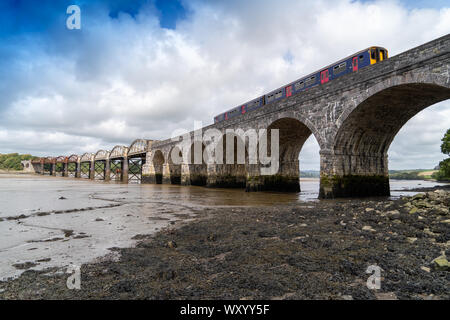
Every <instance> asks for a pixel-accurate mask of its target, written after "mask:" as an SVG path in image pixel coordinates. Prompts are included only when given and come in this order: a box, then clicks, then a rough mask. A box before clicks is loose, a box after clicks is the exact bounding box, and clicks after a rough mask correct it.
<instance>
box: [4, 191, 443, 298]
mask: <svg viewBox="0 0 450 320" xmlns="http://www.w3.org/2000/svg"><path fill="white" fill-rule="evenodd" d="M449 206H450V193H449V191H448V190H447V191H430V192H428V193H424V194H419V195H416V196H415V197H414V198H402V199H397V200H392V199H363V200H340V201H318V202H305V203H300V202H299V203H290V204H279V205H274V206H265V207H216V208H204V209H202V210H197V212H196V216H197V218H196V220H195V221H191V222H189V223H186V222H179V223H178V224H174V225H171V226H169V227H166V228H165V229H163V230H162V231H160V232H159V233H157V234H155V235H152V236H145V235H137V236H136V237H135V239H138V240H139V242H138V244H137V246H136V247H133V248H122V249H121V248H111V249H110V251H111V253H112V254H113V255H114V257H115V259H108V258H107V257H106V258H104V259H101V260H100V261H98V262H96V263H89V264H84V265H82V266H81V289H80V290H69V289H68V288H67V286H66V280H67V278H68V276H69V274H66V273H64V270H60V269H57V268H51V269H47V270H44V271H34V270H28V271H25V272H24V273H23V274H22V275H21V276H20V277H19V278H17V279H15V280H10V281H4V282H0V298H1V299H17V298H19V299H92V298H96V299H449V298H450V293H449V290H448V288H449V287H450V286H449V285H450V271H448V261H447V260H446V257H449V256H450V251H449V244H450V223H449V222H450V215H449V212H448V207H449ZM436 258H438V259H436ZM370 265H375V266H379V267H380V268H381V281H380V283H381V289H379V290H372V289H369V288H368V287H367V284H366V283H367V279H368V277H369V276H370V274H367V273H366V270H367V268H368V266H370Z"/></svg>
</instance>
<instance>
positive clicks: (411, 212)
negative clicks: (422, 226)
mask: <svg viewBox="0 0 450 320" xmlns="http://www.w3.org/2000/svg"><path fill="white" fill-rule="evenodd" d="M417 210H418V209H417V208H416V207H412V209H411V210H409V214H414V213H416V212H417Z"/></svg>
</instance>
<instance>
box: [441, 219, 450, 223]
mask: <svg viewBox="0 0 450 320" xmlns="http://www.w3.org/2000/svg"><path fill="white" fill-rule="evenodd" d="M441 223H450V219H447V220H442V221H441Z"/></svg>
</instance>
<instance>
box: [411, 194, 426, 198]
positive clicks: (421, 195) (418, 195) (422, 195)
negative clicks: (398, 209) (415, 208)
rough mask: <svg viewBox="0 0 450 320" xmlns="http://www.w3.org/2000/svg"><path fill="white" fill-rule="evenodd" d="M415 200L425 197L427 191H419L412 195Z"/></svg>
mask: <svg viewBox="0 0 450 320" xmlns="http://www.w3.org/2000/svg"><path fill="white" fill-rule="evenodd" d="M412 199H413V200H420V199H425V193H418V194H416V195H415V196H413V197H412Z"/></svg>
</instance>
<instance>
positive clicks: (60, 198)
mask: <svg viewBox="0 0 450 320" xmlns="http://www.w3.org/2000/svg"><path fill="white" fill-rule="evenodd" d="M58 199H59V200H66V199H67V198H64V197H63V196H61V197H59V198H58Z"/></svg>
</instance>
